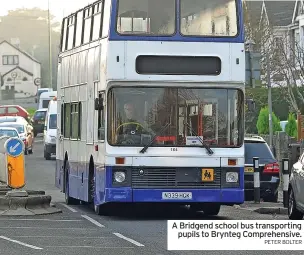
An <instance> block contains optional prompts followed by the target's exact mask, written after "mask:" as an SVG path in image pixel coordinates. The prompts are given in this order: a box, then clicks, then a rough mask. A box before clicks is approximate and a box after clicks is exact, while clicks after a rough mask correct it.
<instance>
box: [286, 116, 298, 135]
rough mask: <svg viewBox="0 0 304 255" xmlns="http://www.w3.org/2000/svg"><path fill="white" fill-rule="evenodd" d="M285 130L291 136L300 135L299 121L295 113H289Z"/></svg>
mask: <svg viewBox="0 0 304 255" xmlns="http://www.w3.org/2000/svg"><path fill="white" fill-rule="evenodd" d="M285 132H286V134H288V135H289V136H291V137H296V138H297V136H298V127H297V122H296V118H295V116H294V114H293V113H289V115H288V122H287V124H286V126H285Z"/></svg>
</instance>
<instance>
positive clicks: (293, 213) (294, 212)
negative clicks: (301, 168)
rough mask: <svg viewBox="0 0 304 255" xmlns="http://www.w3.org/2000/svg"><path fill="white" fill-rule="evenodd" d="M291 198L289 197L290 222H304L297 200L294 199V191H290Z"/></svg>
mask: <svg viewBox="0 0 304 255" xmlns="http://www.w3.org/2000/svg"><path fill="white" fill-rule="evenodd" d="M288 192H289V196H288V218H289V219H290V220H302V219H303V213H302V212H300V211H299V210H298V209H297V205H296V200H295V197H294V193H293V189H292V188H290V189H289V191H288Z"/></svg>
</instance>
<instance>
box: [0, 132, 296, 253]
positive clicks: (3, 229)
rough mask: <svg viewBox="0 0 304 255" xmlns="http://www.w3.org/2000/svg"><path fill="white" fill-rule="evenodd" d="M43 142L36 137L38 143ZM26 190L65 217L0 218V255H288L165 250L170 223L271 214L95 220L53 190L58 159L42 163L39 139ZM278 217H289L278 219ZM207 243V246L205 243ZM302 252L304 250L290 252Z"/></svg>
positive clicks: (232, 211) (227, 210) (156, 212)
mask: <svg viewBox="0 0 304 255" xmlns="http://www.w3.org/2000/svg"><path fill="white" fill-rule="evenodd" d="M39 139H41V138H37V140H39ZM26 170H27V188H28V189H35V190H37V189H40V190H45V191H46V193H47V194H51V195H52V197H53V202H54V203H55V204H56V206H57V207H60V208H61V209H62V210H63V213H61V214H54V215H47V216H35V217H33V216H30V217H9V218H4V217H2V218H0V254H1V255H2V254H3V255H10V254H12V255H19V254H20V255H21V254H22V255H27V254H28V255H35V254H43V255H46V254H47V255H48V254H50V255H54V254H56V255H59V254H64V255H69V254H71V255H80V254H90V255H95V254H96V255H100V254H106V255H120V254H123V255H131V254H134V255H135V254H140V255H167V254H170V255H174V254H177V255H190V254H191V255H192V254H193V255H196V254H200V255H201V254H206V255H209V254H210V255H226V254H233V255H241V254H250V255H251V254H252V255H253V254H260V255H281V254H287V252H286V251H261V252H259V251H252V252H251V251H210V252H208V251H200V252H198V251H197V252H196V251H193V252H192V251H189V252H185V251H181V252H178V251H167V250H166V246H167V241H166V240H167V227H166V220H168V219H175V220H178V219H185V220H194V219H197V220H208V219H209V220H210V219H212V220H213V219H227V220H232V219H235V220H245V219H249V220H250V219H264V220H265V219H266V220H272V219H274V217H273V216H271V215H260V214H257V213H254V212H248V211H245V210H240V209H236V208H234V207H223V209H222V210H221V212H220V215H219V216H218V217H213V218H206V217H204V216H203V215H202V214H201V213H191V212H189V211H188V210H187V209H186V208H181V209H177V210H175V211H170V210H166V211H161V209H157V208H156V209H155V208H153V209H152V210H151V209H148V210H145V211H143V210H139V209H138V210H123V211H121V212H120V214H118V215H116V216H111V217H105V216H104V217H103V216H97V215H95V214H94V212H93V211H92V210H91V209H89V208H87V207H86V206H84V205H78V206H65V204H64V203H63V201H64V196H63V194H61V193H60V192H59V191H58V190H57V189H56V188H55V186H54V178H55V176H54V175H55V161H54V160H51V161H46V160H44V159H43V150H42V143H41V141H40V142H39V141H38V142H36V144H35V148H34V154H33V155H28V156H26ZM276 219H285V220H286V219H287V217H286V216H282V215H281V216H276ZM202 245H203V242H202ZM289 254H290V255H291V254H299V255H300V254H302V252H296V251H293V252H289Z"/></svg>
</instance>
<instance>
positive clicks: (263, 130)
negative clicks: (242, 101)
mask: <svg viewBox="0 0 304 255" xmlns="http://www.w3.org/2000/svg"><path fill="white" fill-rule="evenodd" d="M268 119H269V111H268V107H263V108H262V109H261V110H260V114H259V117H258V121H257V124H256V126H257V129H258V133H259V134H260V135H263V134H269V120H268ZM272 131H273V132H277V131H282V128H281V126H280V120H279V118H278V117H277V116H276V115H275V114H274V112H272Z"/></svg>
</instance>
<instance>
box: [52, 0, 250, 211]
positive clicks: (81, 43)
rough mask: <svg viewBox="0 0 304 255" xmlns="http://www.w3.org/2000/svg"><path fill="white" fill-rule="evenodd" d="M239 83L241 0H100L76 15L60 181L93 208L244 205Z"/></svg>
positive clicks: (67, 66)
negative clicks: (161, 205)
mask: <svg viewBox="0 0 304 255" xmlns="http://www.w3.org/2000/svg"><path fill="white" fill-rule="evenodd" d="M92 19H93V21H92ZM177 21H180V22H177ZM244 89H245V51H244V34H243V18H242V3H241V0H214V1H209V0H208V1H207V0H205V1H204V0H202V1H195V0H180V1H176V0H103V1H96V2H94V3H92V4H90V5H88V6H86V7H84V8H83V9H81V10H79V11H77V12H75V13H72V14H71V15H69V16H68V17H66V18H64V19H63V25H62V33H61V52H60V54H59V58H58V83H57V91H58V98H57V100H58V136H57V148H56V159H57V163H56V186H57V187H59V188H60V189H61V190H62V191H63V192H64V193H65V197H66V203H67V204H70V203H79V201H85V202H88V203H91V204H93V205H94V208H95V211H96V213H98V214H101V213H104V212H105V211H107V208H111V205H112V204H116V205H117V204H120V203H121V204H122V203H135V202H136V203H163V204H164V203H166V204H171V205H174V204H176V205H181V204H185V205H190V208H192V209H193V210H202V211H204V213H205V214H207V215H217V214H218V212H219V210H220V206H221V205H232V204H241V203H243V201H244V178H243V176H244ZM108 205H109V206H110V207H108Z"/></svg>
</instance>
